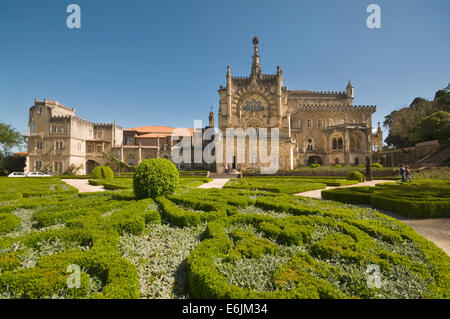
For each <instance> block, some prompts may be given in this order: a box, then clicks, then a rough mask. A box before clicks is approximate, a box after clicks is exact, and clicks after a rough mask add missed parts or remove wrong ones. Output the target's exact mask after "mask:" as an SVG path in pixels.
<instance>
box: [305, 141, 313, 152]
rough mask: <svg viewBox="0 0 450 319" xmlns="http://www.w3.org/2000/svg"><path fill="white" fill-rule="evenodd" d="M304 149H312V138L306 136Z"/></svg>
mask: <svg viewBox="0 0 450 319" xmlns="http://www.w3.org/2000/svg"><path fill="white" fill-rule="evenodd" d="M306 149H307V150H308V151H312V150H313V149H314V141H313V139H312V138H308V139H307V140H306Z"/></svg>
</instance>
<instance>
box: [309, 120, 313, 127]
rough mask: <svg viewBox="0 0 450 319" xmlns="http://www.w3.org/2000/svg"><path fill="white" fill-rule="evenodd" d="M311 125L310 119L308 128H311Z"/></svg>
mask: <svg viewBox="0 0 450 319" xmlns="http://www.w3.org/2000/svg"><path fill="white" fill-rule="evenodd" d="M311 127H312V121H311V120H308V128H311Z"/></svg>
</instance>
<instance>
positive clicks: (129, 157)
mask: <svg viewBox="0 0 450 319" xmlns="http://www.w3.org/2000/svg"><path fill="white" fill-rule="evenodd" d="M128 165H134V155H129V156H128Z"/></svg>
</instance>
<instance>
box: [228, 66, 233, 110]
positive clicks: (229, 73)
mask: <svg viewBox="0 0 450 319" xmlns="http://www.w3.org/2000/svg"><path fill="white" fill-rule="evenodd" d="M231 86H232V79H231V71H230V66H229V65H228V66H227V115H228V117H229V118H230V117H231V95H232V94H233V93H232V90H231Z"/></svg>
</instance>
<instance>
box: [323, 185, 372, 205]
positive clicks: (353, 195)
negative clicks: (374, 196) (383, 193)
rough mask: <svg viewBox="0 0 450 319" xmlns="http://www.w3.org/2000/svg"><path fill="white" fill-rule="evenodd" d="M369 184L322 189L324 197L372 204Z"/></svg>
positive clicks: (352, 202)
mask: <svg viewBox="0 0 450 319" xmlns="http://www.w3.org/2000/svg"><path fill="white" fill-rule="evenodd" d="M370 188H371V187H368V186H360V187H349V188H336V189H329V190H323V191H322V199H327V200H335V201H338V202H344V203H347V204H356V205H357V204H370Z"/></svg>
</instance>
